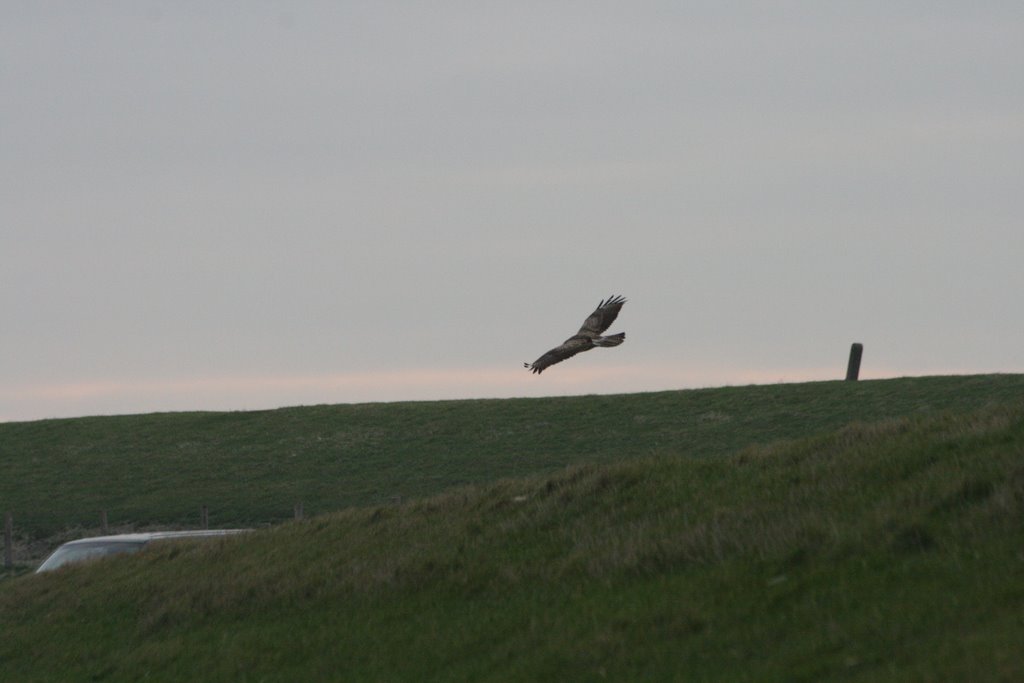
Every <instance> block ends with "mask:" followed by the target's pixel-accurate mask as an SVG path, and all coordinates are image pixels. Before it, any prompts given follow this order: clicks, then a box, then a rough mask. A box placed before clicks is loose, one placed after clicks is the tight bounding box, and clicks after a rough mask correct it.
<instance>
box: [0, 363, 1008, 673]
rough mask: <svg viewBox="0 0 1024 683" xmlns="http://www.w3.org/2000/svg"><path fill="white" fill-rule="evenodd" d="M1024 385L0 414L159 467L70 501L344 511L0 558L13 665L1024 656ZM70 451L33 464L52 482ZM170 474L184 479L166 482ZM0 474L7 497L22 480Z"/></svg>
mask: <svg viewBox="0 0 1024 683" xmlns="http://www.w3.org/2000/svg"><path fill="white" fill-rule="evenodd" d="M1022 389H1024V378H1022V377H1020V376H985V377H959V378H920V379H901V380H887V381H881V382H861V383H856V384H853V383H851V384H846V383H813V384H802V385H777V386H768V387H743V388H726V389H714V390H701V391H693V392H689V391H688V392H664V393H657V394H638V395H630V396H600V397H581V398H572V399H569V398H566V399H537V400H522V401H465V402H442V403H424V404H390V405H386V404H381V405H368V406H338V407H316V408H305V409H290V410H284V411H270V412H266V413H239V414H220V415H210V414H206V415H202V414H195V415H193V414H187V415H155V416H139V417H124V418H92V419H86V420H72V421H55V422H39V423H26V424H13V425H0V443H2V444H3V448H4V454H3V467H5V468H7V469H8V471H19V472H22V471H24V470H26V469H30V468H28V467H26V466H24V464H23V465H21V466H20V467H21V469H18V467H15V466H14V465H12V464H11V462H9V461H10V460H15V461H19V462H20V461H23V460H25V459H31V458H37V460H36V463H37V465H38V463H40V461H41V460H42V461H45V462H50V461H48V460H46V459H47V458H57V461H58V462H61V463H64V465H65V466H66V467H69V466H70V463H72V462H74V460H75V456H76V454H77V455H78V456H79V457H82V458H86V459H87V460H88V461H89V462H90V464H91V465H92V466H93V468H98V467H101V466H102V467H106V468H108V469H107V470H106V471H108V472H114V471H116V470H117V465H118V461H119V459H123V460H125V461H127V462H126V463H122V464H124V465H125V467H124V471H125V474H124V476H123V478H122V480H121V481H122V482H123V484H124V486H123V489H124V490H129V489H134V488H138V489H142V490H144V491H145V492H146V495H145V496H143V495H139V496H137V497H136V498H129V497H127V496H125V495H124V494H123V493H117V492H109V491H98V490H94V489H90V486H89V485H87V484H78V485H76V486H69V488H68V491H69V493H68V494H67V496H66V498H67V500H69V501H72V502H73V503H74V504H71V503H68V504H67V507H65V508H64V514H72V513H73V512H74V511H75V510H76V509H78V508H77V507H76V506H78V505H83V501H84V502H90V501H91V502H92V504H94V505H95V504H97V503H99V502H103V504H105V505H109V506H110V507H111V508H114V507H115V505H121V506H122V507H120V508H118V509H123V510H127V511H137V512H135V513H134V514H136V515H137V518H138V519H147V520H155V521H160V520H167V521H172V520H173V519H176V515H181V514H182V513H181V512H180V511H179V510H180V509H181V508H186V509H187V508H188V507H189V506H190V505H192V504H194V501H197V500H200V499H201V498H200V494H202V495H205V496H208V497H209V496H212V494H214V493H218V492H219V493H220V494H221V497H222V498H223V499H228V500H229V501H230V504H228V503H225V504H224V505H223V507H222V508H218V509H219V510H221V511H222V512H221V514H222V515H224V517H225V518H226V521H227V522H228V523H239V522H242V521H246V520H270V519H273V518H274V517H275V515H277V516H280V515H281V513H280V512H275V509H276V508H275V507H274V505H275V504H280V505H281V506H282V507H286V508H287V511H290V505H291V502H292V501H293V500H295V499H298V498H305V500H306V501H307V508H308V507H310V504H309V502H308V501H316V505H317V506H318V507H319V508H320V509H331V508H333V509H335V510H337V511H336V512H331V513H329V514H322V515H319V516H316V517H314V518H311V519H307V520H304V521H302V522H291V523H287V524H281V525H278V526H275V527H274V528H271V529H269V530H264V531H260V532H258V533H256V534H254V535H250V536H247V537H245V538H234V539H229V540H226V541H223V542H214V543H203V544H174V545H165V546H162V547H159V548H154V549H152V550H151V551H148V552H146V553H144V554H143V555H140V556H136V557H132V558H117V559H114V560H111V561H105V562H101V563H97V564H94V565H90V566H83V567H79V568H76V569H73V570H71V571H67V572H60V573H56V574H52V575H44V576H38V577H37V576H23V577H20V578H16V579H12V580H7V581H4V582H2V583H0V624H3V626H4V637H3V638H2V639H0V669H2V670H3V673H4V680H5V681H6V680H11V681H21V680H25V681H32V680H39V681H44V680H139V679H141V678H144V677H148V678H149V679H151V680H214V681H216V680H223V681H244V680H267V681H293V680H417V681H422V680H555V679H568V680H639V679H644V680H648V679H649V680H697V681H700V680H728V681H734V680H736V681H743V680H748V681H771V680H778V681H820V680H851V681H912V680H950V681H960V680H972V681H1016V680H1022V679H1024V658H1021V657H1020V655H1019V650H1020V643H1021V642H1024V607H1022V605H1024V545H1022V541H1021V539H1022V538H1024V402H1022V399H1024V391H1022ZM133 425H134V426H133ZM12 436H13V437H16V438H12ZM325 442H326V443H325ZM182 444H193V445H192V446H187V445H186V446H182ZM181 451H184V453H182V452H181ZM140 452H141V453H144V454H140ZM102 453H107V456H106V457H107V458H108V459H112V460H114V461H115V462H113V463H108V464H104V463H105V460H104V457H102V455H101V454H102ZM274 453H277V455H278V458H277V460H278V462H275V458H274V457H272V456H273V455H274ZM291 453H294V455H291ZM232 454H234V456H233V455H232ZM474 454H475V456H476V457H475V458H474V457H473V456H474ZM174 456H177V457H174ZM165 458H166V459H169V460H170V462H164V459H165ZM233 458H238V459H241V460H243V463H244V464H243V465H239V464H236V463H234V462H233ZM360 458H362V459H366V460H368V461H369V462H364V463H359V462H357V461H358V460H359V459H360ZM40 459H41V460H40ZM210 460H213V461H214V462H213V463H211V462H209V461H210ZM246 466H248V468H249V470H251V471H248V470H247V467H246ZM318 467H319V468H322V470H323V471H321V472H320V476H319V477H318V476H317V471H318ZM83 471H92V470H91V469H90V468H85V469H84V470H83ZM243 475H248V476H243ZM47 476H48V477H49V479H47V478H46V477H47ZM66 476H67V475H66V473H60V472H58V473H55V472H50V473H49V475H47V474H46V473H42V472H37V473H36V477H37V480H36V481H40V482H42V481H45V482H46V485H47V486H56V487H57V488H55V489H51V491H59V492H61V493H62V494H63V493H64V489H63V488H61V486H62V485H64V484H66V483H68V482H71V481H75V478H72V477H67V478H63V477H66ZM161 476H163V477H165V479H164V486H167V487H175V486H180V487H182V488H180V489H178V490H171V491H169V492H165V493H162V494H161V493H160V491H159V489H160V486H158V481H159V480H160V477H161ZM0 477H2V479H3V481H4V484H3V486H4V487H5V488H4V491H3V494H2V495H3V498H0V500H4V501H6V500H10V499H11V498H10V496H11V495H12V493H16V494H18V495H21V496H22V497H21V498H19V499H18V500H19V501H20V504H22V505H25V507H26V509H28V507H29V505H28V503H29V502H30V501H33V500H35V499H36V496H38V495H39V494H38V492H35V493H33V492H32V491H28V492H26V491H22V490H15V487H11V486H9V485H8V483H7V477H6V475H5V473H0ZM207 477H208V478H211V479H212V480H213V481H212V482H206V481H205V478H207ZM332 477H338V479H337V480H335V481H327V482H324V481H322V480H324V479H328V480H329V479H331V478H332ZM88 481H91V482H92V486H93V487H96V486H98V485H99V484H101V483H102V478H99V477H97V478H92V479H89V480H88ZM317 484H320V485H322V487H323V488H319V487H318V486H317ZM249 486H253V487H257V488H258V489H259V490H260V491H261V492H265V493H266V494H267V496H265V497H263V498H261V497H260V496H256V495H249V494H243V493H241V492H239V491H238V490H237V489H239V488H246V487H249ZM197 487H207V488H203V489H202V490H200V491H199V492H198V493H193V491H192V489H193V488H197ZM118 491H121V489H118ZM186 492H188V494H187V495H186ZM399 494H400V495H403V496H405V498H404V502H403V503H402V504H400V505H396V504H392V503H389V502H388V500H389V497H390V496H392V495H399ZM192 495H195V496H196V497H195V498H194V499H193V498H190V496H192ZM176 496H177V498H178V499H179V502H178V506H177V507H176V506H175V504H174V499H175V497H176ZM317 496H320V497H319V498H318V497H317ZM53 497H54V496H51V498H53ZM62 497H63V496H62ZM264 498H267V499H273V500H274V501H279V503H273V504H271V502H267V500H264ZM181 499H185V500H181ZM148 504H152V505H153V506H154V507H153V510H154V511H153V512H147V511H146V510H147V508H146V507H145V506H146V505H148ZM342 508H344V509H342ZM232 515H234V516H232ZM25 516H26V517H27V516H28V515H27V514H26V515H25ZM38 519H39V520H41V521H39V522H38V525H37V526H36V527H35V529H36V530H37V531H38V533H45V531H46V529H47V528H48V526H49V525H54V526H55V525H57V524H58V523H59V522H58V517H57V516H52V517H44V516H40V517H38Z"/></svg>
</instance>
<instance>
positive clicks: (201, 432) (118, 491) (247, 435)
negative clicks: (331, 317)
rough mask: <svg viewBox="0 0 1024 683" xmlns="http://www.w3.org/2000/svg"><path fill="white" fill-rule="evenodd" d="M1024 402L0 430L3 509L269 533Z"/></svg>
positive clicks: (1008, 386) (1003, 394)
mask: <svg viewBox="0 0 1024 683" xmlns="http://www.w3.org/2000/svg"><path fill="white" fill-rule="evenodd" d="M1020 396H1024V376H1021V375H988V376H970V377H924V378H906V379H897V380H884V381H870V382H856V383H853V382H815V383H808V384H778V385H767V386H749V387H727V388H719V389H702V390H696V391H668V392H658V393H647V394H630V395H619V396H584V397H567V398H548V399H516V400H490V401H487V400H485V401H440V402H411V403H377V404H361V405H338V406H314V407H304V408H288V409H283V410H273V411H258V412H237V413H166V414H153V415H137V416H125V417H95V418H83V419H74V420H44V421H38V422H26V423H6V424H0V510H10V511H12V513H13V514H14V518H15V523H16V528H17V530H18V533H19V534H20V535H21V536H22V537H25V538H27V539H40V538H47V537H51V536H54V535H55V534H58V533H59V532H61V531H63V530H65V529H68V528H75V527H84V528H88V529H94V528H95V527H97V526H98V524H99V519H100V511H101V510H106V511H107V512H108V517H109V520H110V522H111V524H117V525H125V524H129V525H161V526H189V525H191V526H195V525H196V524H198V521H199V508H200V507H201V506H202V505H207V506H208V507H209V510H210V517H211V524H213V525H214V526H222V527H224V526H238V525H247V526H248V525H263V524H268V523H276V522H280V521H283V520H285V519H287V518H289V517H291V516H292V513H293V507H294V505H295V503H297V502H302V503H303V505H304V507H305V510H306V512H307V513H308V514H317V513H322V512H327V511H332V510H338V509H342V508H346V507H350V506H353V505H375V504H382V503H387V502H390V501H393V500H395V499H396V498H399V497H400V498H401V499H402V500H409V499H411V498H417V497H422V496H426V495H432V494H436V493H439V492H441V491H444V490H446V489H448V488H451V487H452V486H457V485H462V484H470V483H480V482H488V481H493V480H495V479H498V478H501V477H518V476H528V475H534V474H545V473H551V472H555V471H556V470H558V469H560V468H562V467H565V466H566V465H571V464H577V463H591V464H597V463H613V462H617V461H620V460H622V459H626V458H635V457H639V456H648V455H657V454H660V453H667V454H671V455H678V456H685V457H697V458H705V457H713V456H721V455H724V454H728V453H731V452H733V451H735V450H736V449H738V448H742V447H744V446H747V445H749V444H765V443H771V442H774V441H778V440H780V439H794V438H801V437H804V436H808V435H812V434H816V433H821V432H824V431H828V430H833V429H836V428H838V427H840V426H842V425H844V424H846V423H848V422H851V421H853V420H860V421H873V420H878V419H882V418H886V417H895V416H915V415H926V414H931V413H937V412H941V411H963V410H969V409H971V408H976V407H980V406H983V405H986V404H988V403H992V402H1000V401H1005V400H1010V399H1013V398H1016V397H1020Z"/></svg>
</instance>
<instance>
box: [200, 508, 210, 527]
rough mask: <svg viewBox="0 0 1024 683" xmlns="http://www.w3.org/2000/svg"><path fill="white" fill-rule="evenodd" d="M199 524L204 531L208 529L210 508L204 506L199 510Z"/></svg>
mask: <svg viewBox="0 0 1024 683" xmlns="http://www.w3.org/2000/svg"><path fill="white" fill-rule="evenodd" d="M199 523H200V524H201V525H202V527H203V528H204V529H209V528H210V508H209V507H207V506H206V505H204V506H203V507H201V508H199Z"/></svg>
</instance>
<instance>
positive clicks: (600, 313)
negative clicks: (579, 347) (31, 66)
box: [576, 296, 626, 336]
mask: <svg viewBox="0 0 1024 683" xmlns="http://www.w3.org/2000/svg"><path fill="white" fill-rule="evenodd" d="M624 303H626V299H625V297H621V296H610V297H608V298H607V299H605V300H604V301H602V302H601V303H599V304H598V305H597V308H595V309H594V312H593V313H591V314H590V316H589V317H588V318H587V319H586V320H585V321H584V322H583V327H581V328H580V331H579V332H577V333H576V334H582V335H586V336H597V335H599V334H601V333H602V332H604V331H605V330H607V329H608V327H609V326H610V325H611V324H612V323H613V322H615V318H617V317H618V315H619V309H621V308H622V304H624Z"/></svg>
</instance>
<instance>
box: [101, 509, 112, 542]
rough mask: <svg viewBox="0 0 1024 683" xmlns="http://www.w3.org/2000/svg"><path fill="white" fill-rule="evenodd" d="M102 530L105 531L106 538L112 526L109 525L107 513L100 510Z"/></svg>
mask: <svg viewBox="0 0 1024 683" xmlns="http://www.w3.org/2000/svg"><path fill="white" fill-rule="evenodd" d="M100 529H102V530H103V535H104V536H106V535H107V534H108V533H110V525H109V524H107V511H106V510H100Z"/></svg>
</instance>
